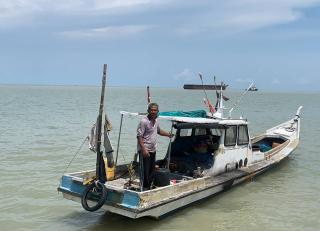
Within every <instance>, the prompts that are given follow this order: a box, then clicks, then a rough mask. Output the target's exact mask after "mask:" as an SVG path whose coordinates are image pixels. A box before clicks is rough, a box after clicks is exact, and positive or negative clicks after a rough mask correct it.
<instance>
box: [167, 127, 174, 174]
mask: <svg viewBox="0 0 320 231" xmlns="http://www.w3.org/2000/svg"><path fill="white" fill-rule="evenodd" d="M172 130H173V122H172V124H171V131H170V134H172ZM171 140H172V137H171V136H170V143H169V150H168V163H167V168H168V169H169V170H170V156H171Z"/></svg>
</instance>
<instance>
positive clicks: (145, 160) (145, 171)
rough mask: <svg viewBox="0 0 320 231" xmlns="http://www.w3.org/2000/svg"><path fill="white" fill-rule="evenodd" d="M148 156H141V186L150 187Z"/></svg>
mask: <svg viewBox="0 0 320 231" xmlns="http://www.w3.org/2000/svg"><path fill="white" fill-rule="evenodd" d="M150 168H151V166H150V156H147V157H143V175H144V176H143V187H144V188H149V187H150V183H151V182H150Z"/></svg>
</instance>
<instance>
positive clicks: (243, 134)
mask: <svg viewBox="0 0 320 231" xmlns="http://www.w3.org/2000/svg"><path fill="white" fill-rule="evenodd" d="M248 143H249V136H248V127H247V125H239V126H238V145H244V144H248Z"/></svg>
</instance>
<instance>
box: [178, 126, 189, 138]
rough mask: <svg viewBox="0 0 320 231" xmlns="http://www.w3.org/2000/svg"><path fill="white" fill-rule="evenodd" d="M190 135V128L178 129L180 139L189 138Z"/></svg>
mask: <svg viewBox="0 0 320 231" xmlns="http://www.w3.org/2000/svg"><path fill="white" fill-rule="evenodd" d="M191 135H192V129H191V128H184V129H180V137H185V136H191Z"/></svg>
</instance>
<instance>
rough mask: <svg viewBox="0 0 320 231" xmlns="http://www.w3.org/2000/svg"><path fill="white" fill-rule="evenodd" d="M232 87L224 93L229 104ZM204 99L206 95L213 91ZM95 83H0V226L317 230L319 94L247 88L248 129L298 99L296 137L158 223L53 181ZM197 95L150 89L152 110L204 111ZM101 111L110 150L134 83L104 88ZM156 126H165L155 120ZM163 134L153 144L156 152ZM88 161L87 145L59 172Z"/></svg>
mask: <svg viewBox="0 0 320 231" xmlns="http://www.w3.org/2000/svg"><path fill="white" fill-rule="evenodd" d="M240 94H241V92H236V91H233V92H229V93H226V95H227V96H229V97H230V98H231V100H230V101H231V102H228V105H226V106H227V107H230V106H232V104H233V103H234V102H235V99H237V97H239V96H240ZM211 95H212V98H213V94H211ZM99 97H100V88H99V87H78V86H75V87H73V86H72V87H67V86H0V152H1V155H0V185H1V187H0V230H16V231H18V230H52V231H53V230H54V231H56V230H94V231H99V230H132V231H134V230H139V231H141V230H144V231H146V230H161V231H163V230H177V231H185V230H197V231H199V230H255V231H256V230H290V231H292V230H320V219H319V218H320V196H319V195H320V170H319V169H320V168H319V166H320V152H319V150H320V140H319V139H320V135H319V134H320V126H319V122H320V119H319V118H320V104H319V100H320V93H271V92H249V94H248V95H247V96H246V97H245V98H244V99H243V101H242V102H241V103H240V104H239V107H238V108H237V109H236V110H235V111H234V115H233V116H234V118H236V117H239V116H240V115H242V116H243V117H245V118H248V121H249V122H250V131H251V135H252V136H253V135H255V134H258V133H260V132H262V131H264V130H265V129H267V128H269V127H272V126H274V125H277V124H278V123H280V122H283V121H285V120H287V119H289V118H291V117H292V116H294V114H295V112H296V110H297V108H298V106H300V105H303V106H304V108H303V111H302V124H301V128H302V130H301V141H300V145H299V147H298V148H297V149H296V150H295V151H294V152H293V153H292V155H291V156H290V158H288V159H287V160H285V161H284V162H283V163H281V164H280V165H278V166H277V167H276V168H274V169H272V170H271V171H269V172H267V173H265V174H264V175H262V176H260V177H257V178H255V179H254V180H253V181H252V182H248V183H244V184H241V185H239V186H237V187H234V188H233V189H231V190H229V191H227V192H225V193H222V194H219V195H218V196H215V197H212V198H210V199H208V200H205V201H203V202H200V203H197V204H194V205H192V206H190V207H188V208H186V209H183V210H181V211H178V212H176V213H174V214H172V215H171V216H169V217H167V218H165V219H162V220H160V221H156V220H152V219H149V218H142V219H138V220H130V219H128V218H125V217H121V216H118V215H114V214H110V213H105V212H103V211H98V212H94V213H89V212H86V211H84V210H83V209H82V207H81V205H80V204H78V203H75V202H72V201H68V200H65V199H63V198H62V195H61V194H59V193H58V192H57V190H56V188H57V187H58V184H59V178H60V177H61V175H62V174H63V172H64V171H65V170H66V167H67V165H68V163H69V162H70V160H71V159H72V158H73V156H74V154H75V153H76V151H77V149H78V148H79V146H80V145H81V143H82V142H83V140H84V138H85V137H86V136H87V134H88V132H89V130H90V127H91V126H92V124H93V123H94V121H95V119H96V116H97V112H98V103H99ZM202 98H203V94H202V93H201V92H196V91H186V90H178V89H152V99H153V100H154V101H156V102H158V103H159V105H160V110H162V111H164V110H194V109H201V108H203V103H202ZM105 105H106V109H107V111H108V116H109V117H110V119H111V121H112V124H113V132H112V134H111V138H112V142H113V144H114V146H116V140H117V133H118V129H119V121H120V114H119V111H121V110H127V111H139V112H143V111H146V91H145V89H143V88H116V87H114V88H107V91H106V102H105ZM137 123H138V121H137V119H134V118H126V119H125V121H124V127H123V137H122V140H121V148H120V149H119V161H120V162H122V163H124V162H128V161H131V160H132V158H133V154H134V152H135V147H136V143H135V129H136V126H137ZM161 125H162V127H163V128H165V129H168V128H169V124H167V122H165V121H162V122H161ZM167 145H168V140H167V139H165V138H161V139H160V140H159V151H158V157H162V156H163V155H164V151H165V150H166V148H167ZM94 167H95V155H94V153H92V152H90V151H88V149H87V144H85V145H84V147H83V148H82V149H81V151H80V152H79V154H78V155H77V156H76V158H75V160H74V161H73V162H72V164H71V165H70V167H69V168H68V169H67V171H68V172H71V171H78V170H86V169H91V168H94Z"/></svg>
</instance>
